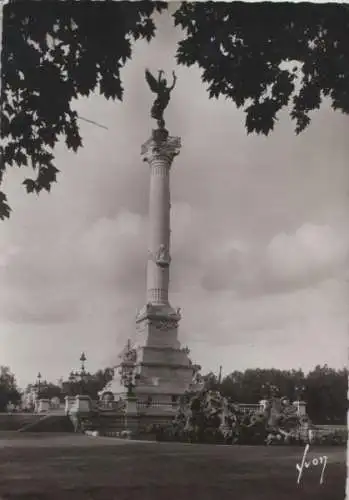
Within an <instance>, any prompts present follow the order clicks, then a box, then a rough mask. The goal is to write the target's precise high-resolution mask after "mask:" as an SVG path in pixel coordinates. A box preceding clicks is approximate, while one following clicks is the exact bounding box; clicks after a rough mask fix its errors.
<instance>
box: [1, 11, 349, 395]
mask: <svg viewBox="0 0 349 500" xmlns="http://www.w3.org/2000/svg"><path fill="white" fill-rule="evenodd" d="M160 21H161V22H160V24H159V28H160V29H159V31H158V35H157V38H156V40H155V41H153V42H151V44H150V45H148V44H147V43H146V42H144V43H143V42H139V43H137V45H136V48H135V52H134V57H133V60H132V62H131V63H129V65H128V66H127V67H126V68H125V69H124V70H123V80H124V84H125V88H126V92H125V99H124V102H123V103H120V102H117V103H111V102H107V101H106V100H104V99H103V98H100V97H99V96H97V95H96V96H94V97H92V98H90V99H81V100H79V101H78V102H76V108H77V110H78V111H79V113H80V115H81V116H83V117H86V118H89V119H92V120H96V121H98V122H100V123H102V124H103V125H105V126H107V127H108V130H104V129H101V128H98V127H96V126H93V125H90V124H88V123H86V122H81V130H82V135H83V138H84V149H82V150H81V151H80V152H79V153H78V154H74V153H68V152H67V151H66V150H65V148H64V146H63V145H60V146H59V147H58V148H57V155H56V162H57V166H58V168H59V169H60V170H61V174H60V176H59V182H58V184H57V185H56V186H55V187H54V190H53V192H52V193H51V194H46V193H43V194H41V195H40V196H39V197H36V196H28V195H26V194H25V192H24V189H23V187H22V186H21V181H22V179H23V177H24V175H25V173H24V172H21V171H12V172H9V174H8V176H7V179H6V183H5V189H6V191H7V193H8V195H9V200H10V204H11V206H12V208H13V210H14V211H13V214H12V216H11V219H10V220H9V221H6V222H2V223H1V224H0V345H1V350H0V364H6V365H10V367H11V369H12V370H13V371H14V372H15V373H16V375H17V377H18V381H19V383H20V385H21V386H24V385H25V384H27V383H29V382H32V381H34V380H35V378H36V374H37V372H38V371H39V370H40V371H41V373H42V375H43V377H45V378H47V379H49V380H52V381H56V380H57V379H58V378H59V377H60V376H67V374H68V373H69V371H70V370H71V369H72V368H74V369H76V368H78V366H79V356H80V353H81V351H83V350H84V351H85V352H86V355H87V358H88V361H87V365H88V369H89V370H90V371H93V370H96V369H98V368H100V367H105V366H107V365H110V364H111V363H112V362H113V361H114V360H116V358H117V354H118V352H119V350H120V349H121V348H122V346H123V344H124V342H125V340H126V339H127V338H128V337H129V336H132V334H133V332H134V331H135V322H134V319H135V314H136V311H137V309H138V308H140V307H142V306H143V304H144V301H145V264H146V255H147V245H146V241H147V238H146V235H147V222H148V220H147V209H148V187H149V170H148V167H147V166H146V164H144V163H142V161H141V157H140V148H141V144H142V143H143V142H145V140H147V138H148V137H149V134H150V131H151V127H152V125H153V124H152V122H151V120H150V118H149V109H150V106H151V102H152V98H153V97H152V95H151V93H150V91H149V89H148V87H147V85H146V83H145V81H144V69H145V67H147V66H148V67H149V68H150V69H151V70H153V71H157V70H158V69H159V68H164V69H165V70H166V71H168V72H170V71H172V69H173V68H176V66H175V62H174V54H175V48H176V40H177V38H178V36H179V34H180V33H179V32H178V31H177V30H176V29H175V28H173V27H172V21H171V20H169V19H168V15H166V14H165V15H162V16H161V19H160ZM176 72H177V74H178V84H177V86H176V89H175V91H174V93H173V98H172V101H171V104H170V107H169V108H168V110H167V114H166V118H167V125H168V128H169V130H170V132H171V134H172V135H179V136H181V138H182V143H183V147H182V151H181V154H180V156H179V157H177V158H176V160H175V163H174V166H173V170H172V177H171V187H172V208H173V211H172V257H173V265H172V269H171V291H170V297H171V303H172V305H173V306H174V307H176V306H180V307H181V308H182V314H183V319H182V322H181V324H180V339H181V341H182V342H183V343H184V344H187V345H188V346H189V347H190V349H191V351H192V356H193V358H194V359H195V360H196V361H197V362H199V363H201V364H202V366H203V368H204V371H206V370H215V371H217V370H218V369H219V365H223V371H224V372H225V373H227V372H229V371H231V370H234V369H245V368H248V367H277V368H298V367H301V368H303V369H304V370H306V371H307V370H309V369H311V368H312V367H314V366H315V365H316V364H317V363H319V364H323V363H328V364H329V365H330V366H333V367H335V368H340V367H343V366H344V365H345V364H346V360H347V331H348V316H349V310H348V307H347V304H348V302H347V300H348V297H347V279H348V272H347V262H348V261H347V257H348V249H349V229H348V227H349V226H348V223H347V218H348V208H349V206H348V205H349V187H348V186H349V168H348V155H349V142H348V126H349V118H348V117H345V116H343V115H341V114H340V113H339V112H337V113H335V112H333V111H331V110H330V108H329V107H328V106H326V105H325V106H324V107H323V108H322V110H321V111H319V112H316V113H315V114H314V115H313V121H312V124H311V126H310V128H309V130H307V131H306V132H304V133H303V134H302V135H301V136H299V137H296V136H295V134H294V132H293V124H292V123H291V122H290V120H289V119H288V117H287V115H281V116H280V121H279V123H278V126H277V128H276V131H275V132H274V134H272V135H271V136H270V137H268V138H265V137H256V136H247V134H246V132H245V129H244V126H243V123H244V116H243V113H242V112H240V111H238V110H237V109H236V108H235V105H234V104H231V103H228V102H226V101H224V100H219V101H210V100H209V99H208V95H207V93H206V90H205V87H204V86H203V85H202V83H201V80H200V71H199V70H198V69H196V68H190V69H188V68H182V67H181V68H176Z"/></svg>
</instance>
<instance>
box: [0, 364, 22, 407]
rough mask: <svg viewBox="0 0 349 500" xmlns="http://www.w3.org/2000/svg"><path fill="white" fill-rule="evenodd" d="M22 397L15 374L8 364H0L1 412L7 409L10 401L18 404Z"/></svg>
mask: <svg viewBox="0 0 349 500" xmlns="http://www.w3.org/2000/svg"><path fill="white" fill-rule="evenodd" d="M20 398H21V395H20V393H19V391H18V389H17V382H16V377H15V375H14V374H13V373H12V372H11V370H10V368H9V367H8V366H0V412H3V411H5V410H6V407H7V405H8V403H13V404H17V403H18V402H19V401H20Z"/></svg>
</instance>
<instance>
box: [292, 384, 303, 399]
mask: <svg viewBox="0 0 349 500" xmlns="http://www.w3.org/2000/svg"><path fill="white" fill-rule="evenodd" d="M304 391H305V386H304V385H296V386H295V388H294V392H295V396H296V399H297V401H299V400H300V399H301V397H302V395H303V393H304Z"/></svg>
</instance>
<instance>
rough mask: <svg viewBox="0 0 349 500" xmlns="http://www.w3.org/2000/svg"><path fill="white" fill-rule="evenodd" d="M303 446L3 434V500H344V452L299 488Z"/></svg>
mask: <svg viewBox="0 0 349 500" xmlns="http://www.w3.org/2000/svg"><path fill="white" fill-rule="evenodd" d="M303 451H304V450H303V448H302V447H284V446H270V447H264V446H258V447H257V446H214V445H190V444H180V443H149V442H136V441H121V440H117V439H113V438H102V437H99V438H94V437H88V436H84V435H74V434H70V435H67V434H66V435H58V434H57V435H54V436H53V435H46V434H44V433H41V434H35V435H34V434H33V435H30V434H28V435H23V434H21V433H0V500H10V499H11V500H14V499H16V500H19V499H21V500H46V499H47V500H48V499H50V500H51V499H52V500H53V499H54V500H70V499H74V500H114V499H115V500H126V499H129V500H141V499H142V500H148V499H152V500H155V499H156V500H157V499H159V500H162V499H164V500H172V499H176V500H187V499H190V500H196V499H200V500H206V499H212V500H213V499H219V500H226V499H227V500H228V499H229V500H233V499H235V498H236V499H237V498H238V499H239V500H240V499H241V500H274V499H275V500H276V499H277V500H291V499H296V498H297V500H302V499H304V500H305V499H307V500H312V499H316V500H325V499H326V500H327V499H328V500H343V499H344V491H345V477H346V465H345V449H344V448H338V447H331V448H318V447H316V448H315V447H314V448H311V449H310V451H309V455H308V457H309V459H312V458H315V457H319V456H322V455H326V456H327V457H328V464H327V467H326V470H325V473H324V482H323V484H322V485H320V475H321V470H320V468H319V466H318V467H313V468H311V467H310V468H309V469H307V470H305V471H304V473H303V477H302V480H301V482H300V484H297V475H298V472H297V470H296V464H297V463H301V459H302V455H303Z"/></svg>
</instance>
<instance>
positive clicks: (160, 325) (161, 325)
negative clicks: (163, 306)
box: [154, 319, 177, 332]
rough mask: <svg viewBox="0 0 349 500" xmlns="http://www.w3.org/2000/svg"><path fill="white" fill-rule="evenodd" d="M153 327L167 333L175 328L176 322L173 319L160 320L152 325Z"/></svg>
mask: <svg viewBox="0 0 349 500" xmlns="http://www.w3.org/2000/svg"><path fill="white" fill-rule="evenodd" d="M154 326H155V328H156V329H157V330H160V331H162V332H167V331H169V330H172V329H173V328H176V327H177V321H176V320H174V319H162V320H160V321H157V322H156V323H154Z"/></svg>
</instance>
